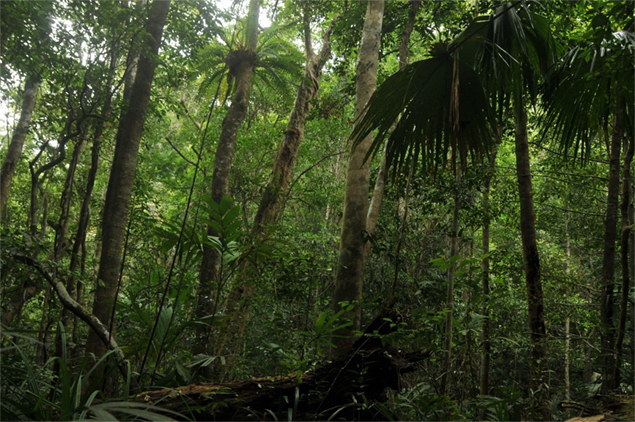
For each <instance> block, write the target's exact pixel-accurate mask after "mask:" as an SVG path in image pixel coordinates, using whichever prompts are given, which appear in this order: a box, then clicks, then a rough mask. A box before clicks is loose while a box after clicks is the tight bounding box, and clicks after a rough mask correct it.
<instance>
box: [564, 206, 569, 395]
mask: <svg viewBox="0 0 635 422" xmlns="http://www.w3.org/2000/svg"><path fill="white" fill-rule="evenodd" d="M564 218H565V220H564V230H565V235H566V237H567V239H566V240H567V267H566V274H567V277H569V275H570V274H571V237H570V236H569V215H568V214H565V217H564ZM568 296H569V295H565V298H567V299H568ZM564 335H565V340H564V394H565V398H566V399H567V400H571V379H570V374H569V368H570V366H571V356H570V354H571V316H570V314H569V313H568V312H567V317H566V319H565V323H564Z"/></svg>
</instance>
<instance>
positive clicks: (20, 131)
mask: <svg viewBox="0 0 635 422" xmlns="http://www.w3.org/2000/svg"><path fill="white" fill-rule="evenodd" d="M39 86H40V80H39V77H37V76H36V75H35V74H31V75H29V76H27V78H26V81H25V83H24V95H23V97H22V111H21V112H20V119H19V120H18V124H17V126H16V127H15V130H14V131H13V135H12V136H11V142H10V143H9V149H8V150H7V155H6V157H5V158H4V161H3V163H2V171H1V173H0V216H1V215H3V212H4V207H5V205H6V203H7V199H8V197H9V189H10V188H11V180H12V179H13V175H14V174H15V169H16V167H17V165H18V160H19V159H20V156H21V155H22V149H23V148H24V141H25V140H26V135H27V133H28V132H29V126H30V125H31V118H32V117H33V109H34V108H35V98H36V97H37V91H38V88H39Z"/></svg>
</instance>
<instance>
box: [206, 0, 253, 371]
mask: <svg viewBox="0 0 635 422" xmlns="http://www.w3.org/2000/svg"><path fill="white" fill-rule="evenodd" d="M259 15H260V0H250V3H249V12H248V17H247V28H248V29H249V31H250V32H248V33H247V36H246V38H247V43H246V46H245V48H244V49H240V50H236V51H233V52H231V53H230V55H231V56H230V57H229V58H228V62H230V66H229V71H230V73H231V74H232V75H233V76H234V80H235V88H234V94H233V96H232V101H231V105H230V106H229V109H228V110H227V114H226V115H225V118H224V119H223V124H222V127H221V134H220V138H219V139H218V145H217V146H216V157H215V158H214V172H213V174H212V186H211V196H212V199H213V200H214V201H215V202H216V203H220V200H221V199H222V198H223V196H225V195H227V194H228V193H229V173H230V170H231V164H232V160H233V158H234V149H235V148H236V138H237V137H238V130H239V129H240V126H241V124H242V123H243V121H244V120H245V116H246V115H247V108H248V106H249V93H250V90H251V76H252V73H253V70H254V65H255V61H256V53H255V49H256V45H257V43H258V16H259ZM207 234H208V236H218V235H219V233H216V231H215V230H214V229H213V228H212V227H210V226H208V227H207ZM219 259H220V258H219V255H218V251H217V250H216V249H214V248H213V247H211V246H209V245H205V246H204V249H203V259H202V263H201V271H200V276H199V277H200V279H199V291H198V298H197V304H196V317H197V318H198V319H201V318H204V317H208V316H210V315H213V314H215V313H216V309H217V306H218V303H217V300H218V294H214V291H215V290H216V291H219V289H220V283H221V277H222V274H220V271H219V270H220V269H219ZM214 285H216V289H215V287H214ZM237 294H238V295H241V294H242V292H238V291H237ZM239 302H240V298H238V300H237V301H232V303H239ZM210 336H211V326H210V325H205V324H199V325H198V326H197V329H196V340H195V345H194V353H202V354H210V352H211V351H212V349H211V344H210V340H211V338H210ZM205 375H207V376H208V377H209V376H211V372H209V371H208V372H207V373H206V374H205Z"/></svg>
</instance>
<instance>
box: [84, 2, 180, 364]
mask: <svg viewBox="0 0 635 422" xmlns="http://www.w3.org/2000/svg"><path fill="white" fill-rule="evenodd" d="M169 6H170V1H169V0H154V2H153V3H152V6H151V7H150V10H149V14H148V23H147V26H146V33H147V35H146V36H147V38H146V43H145V45H146V47H147V49H144V51H143V52H142V54H141V57H140V59H139V66H138V71H137V77H136V78H135V82H134V85H133V87H132V94H131V101H130V105H129V107H128V109H127V110H126V113H125V115H123V116H122V118H121V120H120V125H121V128H122V129H121V131H120V135H121V136H118V137H117V143H116V146H115V155H114V158H113V163H112V169H111V172H110V179H109V182H108V191H107V194H106V202H105V204H104V215H103V222H102V233H103V234H102V238H103V245H102V252H101V259H100V264H99V273H98V283H97V288H96V290H95V300H94V303H93V314H94V315H95V316H96V317H97V318H98V319H99V321H101V322H102V324H103V325H104V326H105V327H112V330H111V332H110V333H109V335H110V336H114V332H115V330H116V324H115V323H114V321H111V313H112V307H113V306H114V302H115V299H116V298H115V291H116V288H117V282H118V279H119V270H120V266H121V254H122V250H123V243H124V236H125V232H126V221H127V219H128V211H129V207H130V199H131V196H132V186H133V183H134V177H135V172H136V167H137V157H138V154H139V143H140V139H141V134H142V132H143V125H144V122H145V117H146V112H147V109H148V104H149V102H150V89H151V86H152V80H153V78H154V71H155V68H156V66H157V53H158V51H159V46H160V44H161V37H162V35H163V26H164V24H165V20H166V17H167V14H168V9H169ZM86 352H87V354H90V353H94V354H95V356H97V357H100V356H102V355H103V354H104V353H105V352H106V347H105V345H104V343H103V341H102V339H100V338H99V336H98V335H97V334H96V333H95V332H94V331H91V332H90V333H89V335H88V340H87V343H86Z"/></svg>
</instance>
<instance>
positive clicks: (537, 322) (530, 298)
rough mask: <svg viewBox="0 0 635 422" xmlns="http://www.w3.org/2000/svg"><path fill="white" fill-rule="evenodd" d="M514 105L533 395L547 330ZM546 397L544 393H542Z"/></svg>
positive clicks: (542, 373)
mask: <svg viewBox="0 0 635 422" xmlns="http://www.w3.org/2000/svg"><path fill="white" fill-rule="evenodd" d="M515 101H516V102H515V104H514V109H515V111H514V124H515V132H516V134H515V138H516V139H515V140H516V172H517V177H518V191H519V199H520V232H521V238H522V244H523V257H524V263H525V280H526V284H527V305H528V311H529V312H528V313H529V341H530V345H531V369H532V372H533V373H532V377H531V378H532V386H531V387H532V389H533V390H534V391H537V390H538V389H539V388H540V389H542V390H544V388H542V386H543V385H544V384H547V383H548V378H547V343H546V335H547V330H546V327H545V312H544V300H543V293H542V282H541V279H540V258H539V256H538V245H537V242H536V214H535V212H534V200H533V194H532V186H531V170H530V164H529V142H528V137H527V112H526V110H525V104H524V102H523V100H522V99H521V98H516V99H515ZM545 394H546V392H545ZM545 394H540V396H541V397H542V398H541V399H540V403H535V404H534V406H535V410H536V412H537V413H539V414H541V415H542V417H543V418H544V420H551V412H550V410H549V406H548V404H547V402H546V398H545V397H544V396H545Z"/></svg>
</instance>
